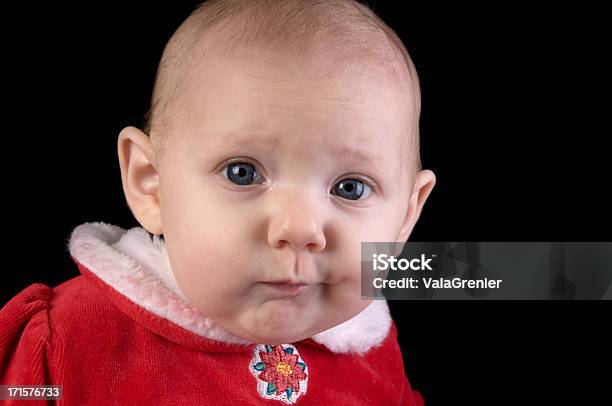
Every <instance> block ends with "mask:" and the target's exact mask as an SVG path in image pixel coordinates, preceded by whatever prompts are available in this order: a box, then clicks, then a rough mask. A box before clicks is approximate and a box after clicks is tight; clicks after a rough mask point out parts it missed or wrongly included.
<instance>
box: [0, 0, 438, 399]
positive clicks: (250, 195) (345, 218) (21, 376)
mask: <svg viewBox="0 0 612 406" xmlns="http://www.w3.org/2000/svg"><path fill="white" fill-rule="evenodd" d="M419 114H420V91H419V83H418V77H417V74H416V71H415V68H414V65H413V64H412V62H411V60H410V57H409V56H408V53H407V51H406V49H405V47H404V46H403V44H402V43H401V41H400V39H399V38H398V37H397V35H396V34H395V33H394V32H393V31H392V30H391V29H390V28H389V27H388V26H387V25H385V24H384V23H383V22H382V21H381V20H380V18H378V17H377V16H376V15H375V14H374V13H373V12H372V11H371V10H369V9H368V7H367V6H366V5H363V4H361V3H357V2H355V1H352V0H327V1H325V0H321V1H315V0H302V1H299V0H286V1H285V0H277V1H270V0H248V1H247V0H216V1H215V0H210V1H208V2H205V3H203V4H202V5H200V6H199V7H198V8H197V9H196V10H195V11H194V12H193V13H192V14H191V15H190V16H189V18H187V20H186V21H185V22H184V23H183V24H182V25H181V26H180V27H179V28H178V30H177V31H176V32H175V33H174V35H173V36H172V38H171V39H170V41H169V42H168V44H167V45H166V48H165V50H164V52H163V56H162V59H161V62H160V65H159V69H158V73H157V78H156V81H155V86H154V91H153V97H152V101H151V109H150V111H149V113H148V114H147V120H146V124H145V128H144V129H143V130H142V131H141V130H139V129H137V128H135V127H127V128H125V129H123V131H121V133H120V134H119V140H118V154H119V162H120V167H121V180H122V183H123V190H124V192H125V196H126V200H127V203H128V205H129V208H130V209H131V211H132V213H133V214H134V216H135V217H136V219H137V220H138V222H139V224H140V225H141V226H142V227H136V228H133V229H131V230H124V229H122V228H120V227H117V226H113V225H109V224H105V223H101V222H95V223H85V224H82V225H80V226H78V227H76V228H75V230H74V231H73V233H72V235H71V236H70V241H69V249H70V254H71V256H72V258H73V259H74V261H75V263H76V265H77V266H78V269H79V270H80V272H81V275H80V276H78V277H76V278H74V279H71V280H69V281H67V282H65V283H63V284H61V285H59V286H57V287H53V288H51V287H49V286H46V285H44V284H40V283H38V284H33V285H31V286H29V287H28V288H26V289H25V290H24V291H22V292H21V293H19V294H18V295H17V296H16V297H14V298H13V299H12V300H11V301H10V302H9V303H8V304H7V305H6V306H5V307H4V308H3V309H2V311H1V312H0V384H6V385H62V389H63V393H62V396H63V400H64V402H65V403H66V404H79V405H82V404H97V403H109V402H110V403H113V404H130V403H133V404H196V403H198V404H253V405H257V404H281V403H298V404H305V405H310V404H323V405H327V404H340V405H355V404H381V405H382V404H384V405H390V404H402V405H420V404H422V403H423V401H422V397H421V396H420V394H419V393H418V392H416V391H413V390H412V389H411V386H410V384H409V382H408V380H407V378H406V375H405V371H404V366H403V362H402V355H401V352H400V349H399V345H398V343H397V330H396V327H395V324H394V322H393V320H392V319H391V317H390V314H389V309H388V306H387V302H386V301H385V300H371V299H367V300H366V299H364V298H362V296H361V286H360V282H361V255H360V249H361V242H362V241H364V242H365V241H381V242H388V241H398V242H404V241H406V240H407V239H408V237H409V235H410V233H411V231H412V229H413V227H414V225H415V223H416V221H417V219H418V218H419V215H420V213H421V210H422V208H423V205H424V203H425V201H426V199H427V197H428V196H429V194H430V192H431V190H432V188H433V187H434V184H435V176H434V174H433V173H432V172H431V171H429V170H422V169H421V165H420V159H419V124H418V123H419ZM279 402H280V403H279Z"/></svg>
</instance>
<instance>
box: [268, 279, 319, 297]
mask: <svg viewBox="0 0 612 406" xmlns="http://www.w3.org/2000/svg"><path fill="white" fill-rule="evenodd" d="M260 283H261V284H262V285H265V286H268V287H269V288H270V289H274V290H276V291H280V292H283V293H285V294H287V295H288V296H296V295H299V294H300V293H303V292H305V291H307V290H309V289H311V288H312V286H313V285H312V284H309V283H303V282H297V283H293V282H287V281H284V282H260Z"/></svg>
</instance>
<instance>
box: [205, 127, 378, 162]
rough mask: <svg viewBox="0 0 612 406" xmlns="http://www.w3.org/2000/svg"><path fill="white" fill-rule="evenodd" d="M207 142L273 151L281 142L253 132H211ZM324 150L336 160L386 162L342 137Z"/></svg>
mask: <svg viewBox="0 0 612 406" xmlns="http://www.w3.org/2000/svg"><path fill="white" fill-rule="evenodd" d="M208 135H209V137H210V138H209V139H208V140H207V143H206V144H207V146H208V147H213V148H214V147H217V146H218V147H223V146H225V145H227V141H228V140H229V139H231V141H232V143H235V144H239V145H240V146H245V147H251V146H252V147H261V144H262V143H263V144H265V146H266V148H270V149H273V148H275V147H276V146H277V145H279V144H280V143H281V141H282V137H281V136H278V135H274V134H269V133H262V132H253V131H213V132H210V133H209V134H208ZM324 148H325V149H326V150H327V152H328V154H329V155H330V156H331V157H333V158H334V159H337V160H342V159H343V158H351V159H356V160H359V161H362V162H364V163H371V164H373V165H374V166H380V165H383V164H384V163H385V162H386V158H385V156H384V155H379V154H378V152H377V151H375V150H373V149H372V148H368V146H367V145H364V144H363V143H360V142H359V141H355V142H352V143H346V142H342V136H341V135H339V136H337V137H334V138H329V139H327V140H326V142H325V146H324Z"/></svg>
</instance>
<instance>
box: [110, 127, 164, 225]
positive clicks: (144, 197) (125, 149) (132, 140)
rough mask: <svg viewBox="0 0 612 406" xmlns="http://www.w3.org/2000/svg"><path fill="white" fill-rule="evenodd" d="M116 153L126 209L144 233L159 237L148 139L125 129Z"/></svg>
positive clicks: (154, 169)
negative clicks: (144, 230) (128, 209)
mask: <svg viewBox="0 0 612 406" xmlns="http://www.w3.org/2000/svg"><path fill="white" fill-rule="evenodd" d="M117 152H118V153H119V166H120V167H121V182H122V183H123V192H124V193H125V198H126V199H127V203H128V206H129V207H130V210H131V211H132V213H133V214H134V216H135V217H136V219H137V220H138V222H139V223H140V224H141V225H142V226H143V228H145V229H146V230H147V231H148V232H150V233H153V234H157V235H159V234H162V232H163V231H162V224H161V213H160V205H159V198H158V192H159V174H158V171H157V162H156V158H155V154H154V153H153V147H152V145H151V140H150V138H149V137H148V136H147V135H146V134H145V133H143V132H142V131H140V130H139V129H138V128H136V127H126V128H124V129H123V130H122V131H121V133H120V134H119V139H118V141H117Z"/></svg>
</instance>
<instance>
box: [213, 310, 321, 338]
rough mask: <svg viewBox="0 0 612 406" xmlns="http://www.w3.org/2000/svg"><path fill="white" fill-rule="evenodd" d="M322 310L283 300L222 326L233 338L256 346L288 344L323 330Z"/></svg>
mask: <svg viewBox="0 0 612 406" xmlns="http://www.w3.org/2000/svg"><path fill="white" fill-rule="evenodd" d="M324 319H325V312H324V309H321V308H319V306H308V307H300V306H295V305H294V304H292V303H287V302H286V301H283V300H275V301H268V302H265V303H262V304H261V305H259V306H255V307H254V308H250V309H247V310H245V311H244V312H243V313H242V314H240V315H239V316H238V317H237V318H236V319H235V320H233V321H229V322H227V321H226V323H222V324H225V328H226V329H227V330H229V331H230V332H232V333H233V334H235V335H237V336H239V337H242V338H244V339H246V340H249V341H251V342H254V343H257V344H271V345H277V344H289V343H294V342H297V341H300V340H303V339H305V338H309V337H312V336H313V335H315V334H318V333H320V332H321V331H323V330H325V329H326V326H324V324H325V321H326V320H324Z"/></svg>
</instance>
